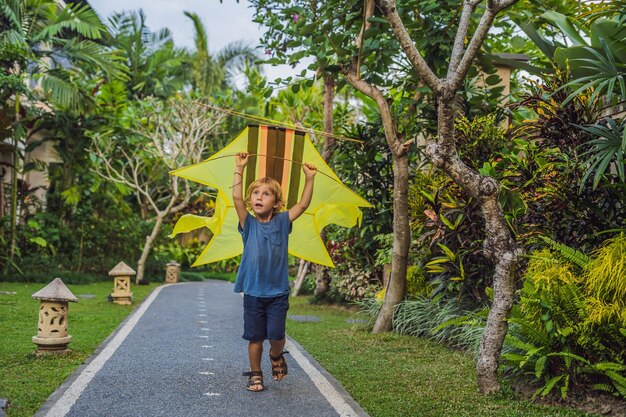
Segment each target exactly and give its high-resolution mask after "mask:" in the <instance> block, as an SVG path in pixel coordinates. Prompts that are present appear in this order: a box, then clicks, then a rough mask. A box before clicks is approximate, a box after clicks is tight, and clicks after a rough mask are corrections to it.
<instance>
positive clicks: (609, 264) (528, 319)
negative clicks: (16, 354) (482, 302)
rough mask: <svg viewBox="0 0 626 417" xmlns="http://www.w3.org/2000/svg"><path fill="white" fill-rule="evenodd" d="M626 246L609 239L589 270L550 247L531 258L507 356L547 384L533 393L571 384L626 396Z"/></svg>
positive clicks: (509, 363)
mask: <svg viewBox="0 0 626 417" xmlns="http://www.w3.org/2000/svg"><path fill="white" fill-rule="evenodd" d="M625 243H626V239H625V237H624V235H623V234H622V235H619V236H617V237H615V238H613V239H609V240H608V241H607V242H605V244H604V245H603V246H602V248H601V249H599V250H598V251H596V252H595V253H594V255H595V258H593V259H592V260H591V261H589V263H588V264H587V265H584V268H579V267H578V266H576V265H575V264H573V263H570V261H568V260H567V259H566V258H565V257H563V256H561V255H559V254H558V253H555V252H553V251H549V250H542V251H539V252H535V253H533V255H532V256H531V260H530V262H529V265H528V269H527V271H526V275H525V281H524V285H523V287H522V289H521V290H520V301H519V305H518V306H516V307H514V308H513V311H512V314H511V319H510V328H509V334H508V335H507V338H506V345H507V348H506V352H505V353H504V354H503V359H505V366H506V367H507V369H509V370H510V371H512V372H513V374H516V375H517V374H526V375H532V376H533V377H534V378H535V380H536V381H537V382H540V383H541V384H540V387H539V388H538V389H537V391H536V393H535V395H542V396H545V395H548V394H549V393H550V392H552V391H553V390H559V391H560V394H561V396H562V397H566V396H567V394H568V391H569V390H570V389H571V388H572V387H573V388H575V389H582V388H591V389H597V390H604V391H609V392H612V393H614V394H617V395H621V396H622V397H624V398H626V373H625V371H626V366H624V359H625V355H626V352H625V351H624V346H626V313H624V309H625V308H626V300H625V299H624V292H623V291H624V289H626V274H625V273H624V271H625V269H624V256H625V255H624V254H625V252H624V249H625V247H624V245H625Z"/></svg>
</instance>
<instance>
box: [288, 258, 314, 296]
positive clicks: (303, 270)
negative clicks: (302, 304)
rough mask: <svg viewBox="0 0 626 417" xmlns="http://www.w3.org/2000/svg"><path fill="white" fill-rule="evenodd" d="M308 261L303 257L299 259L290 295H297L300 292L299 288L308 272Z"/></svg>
mask: <svg viewBox="0 0 626 417" xmlns="http://www.w3.org/2000/svg"><path fill="white" fill-rule="evenodd" d="M309 263H310V262H307V261H305V260H304V259H300V266H299V267H298V274H297V275H296V281H295V282H294V284H293V292H292V293H291V296H292V297H297V296H298V294H299V293H300V288H302V283H303V282H304V278H305V277H306V274H307V272H309Z"/></svg>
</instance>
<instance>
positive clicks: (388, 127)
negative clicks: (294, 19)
mask: <svg viewBox="0 0 626 417" xmlns="http://www.w3.org/2000/svg"><path fill="white" fill-rule="evenodd" d="M355 64H356V62H355V60H354V59H353V67H354V65H355ZM342 73H343V75H344V76H345V77H346V80H348V82H349V83H350V84H351V85H352V86H353V87H354V88H356V89H357V90H359V91H360V92H361V93H363V94H365V95H366V96H368V97H369V98H371V99H372V100H374V101H375V102H376V104H377V106H378V109H379V110H380V117H381V119H382V121H383V127H384V129H385V137H386V138H387V144H388V145H389V149H391V151H392V152H394V153H395V154H396V155H398V156H402V155H403V154H405V153H407V151H408V147H407V146H405V144H403V143H401V142H400V140H399V138H398V132H397V131H396V128H395V124H394V122H393V115H392V113H391V108H390V107H389V103H387V99H386V98H385V95H384V94H383V93H382V91H380V90H379V89H378V88H376V86H373V85H371V84H369V83H368V82H366V81H363V80H361V79H359V78H357V75H356V71H355V70H354V69H346V68H342Z"/></svg>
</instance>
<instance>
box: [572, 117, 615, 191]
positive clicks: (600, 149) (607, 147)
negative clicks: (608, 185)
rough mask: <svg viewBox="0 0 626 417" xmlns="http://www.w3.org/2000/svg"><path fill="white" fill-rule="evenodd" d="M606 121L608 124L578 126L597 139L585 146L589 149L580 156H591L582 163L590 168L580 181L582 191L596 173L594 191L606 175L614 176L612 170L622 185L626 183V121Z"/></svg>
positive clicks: (611, 119)
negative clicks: (625, 172) (625, 168)
mask: <svg viewBox="0 0 626 417" xmlns="http://www.w3.org/2000/svg"><path fill="white" fill-rule="evenodd" d="M604 120H605V123H606V124H592V125H586V126H578V125H577V127H579V128H580V129H581V130H583V131H585V132H587V133H589V134H591V135H593V136H594V137H595V139H593V140H590V141H589V142H588V143H586V144H585V146H588V147H589V149H588V150H587V151H585V152H583V153H582V154H580V156H585V155H587V156H589V158H588V159H587V160H585V161H583V163H582V164H583V166H586V167H588V168H587V170H586V172H585V175H584V176H583V178H582V179H581V180H580V189H582V187H583V185H584V183H585V181H587V179H588V178H589V177H590V176H591V174H593V173H594V172H595V175H594V176H593V189H594V190H595V189H596V187H597V186H598V184H599V183H600V180H601V179H602V178H603V177H604V176H605V175H607V174H608V175H610V176H612V173H611V171H612V169H611V168H614V170H615V172H617V176H618V177H619V179H620V181H621V182H622V183H625V182H626V175H625V174H624V171H625V170H624V167H626V128H625V127H626V120H622V121H621V122H618V121H616V120H614V119H613V118H612V117H607V118H606V119H604Z"/></svg>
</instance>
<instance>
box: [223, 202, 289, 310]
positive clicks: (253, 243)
mask: <svg viewBox="0 0 626 417" xmlns="http://www.w3.org/2000/svg"><path fill="white" fill-rule="evenodd" d="M238 229H239V232H240V233H241V237H242V238H243V255H242V256H241V265H239V271H238V272H237V280H236V281H235V292H243V293H244V294H247V295H252V296H254V297H263V298H269V297H277V296H279V295H284V294H289V279H288V277H289V274H288V272H287V266H288V261H287V245H288V242H289V233H291V222H290V221H289V212H287V211H282V212H280V213H278V214H276V215H274V216H273V217H272V219H271V220H270V221H269V222H260V221H258V220H257V219H256V217H254V216H253V215H251V214H250V213H248V215H247V216H246V220H245V222H244V225H243V229H242V228H241V225H238Z"/></svg>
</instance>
